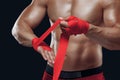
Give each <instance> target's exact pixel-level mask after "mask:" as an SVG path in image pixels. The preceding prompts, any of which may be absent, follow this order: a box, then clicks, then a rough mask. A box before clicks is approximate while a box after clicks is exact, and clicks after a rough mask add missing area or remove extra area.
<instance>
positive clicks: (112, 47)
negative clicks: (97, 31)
mask: <svg viewBox="0 0 120 80" xmlns="http://www.w3.org/2000/svg"><path fill="white" fill-rule="evenodd" d="M105 48H106V49H108V50H110V51H115V50H120V44H109V45H107V46H106V47H105Z"/></svg>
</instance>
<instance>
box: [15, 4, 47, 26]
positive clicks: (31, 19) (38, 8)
mask: <svg viewBox="0 0 120 80" xmlns="http://www.w3.org/2000/svg"><path fill="white" fill-rule="evenodd" d="M45 13H46V7H44V6H42V5H39V4H37V3H34V2H33V3H31V4H30V5H29V6H27V7H26V8H25V9H24V10H23V12H22V13H21V14H20V16H19V18H18V20H17V21H16V22H17V23H18V24H22V23H24V24H27V25H28V26H30V27H31V28H34V27H36V26H37V25H38V24H39V23H40V22H41V21H42V19H43V18H44V16H45Z"/></svg>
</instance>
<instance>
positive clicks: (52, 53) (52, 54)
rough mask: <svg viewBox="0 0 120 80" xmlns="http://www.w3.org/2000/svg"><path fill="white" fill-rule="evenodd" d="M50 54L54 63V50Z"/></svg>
mask: <svg viewBox="0 0 120 80" xmlns="http://www.w3.org/2000/svg"><path fill="white" fill-rule="evenodd" d="M49 54H50V57H51V60H52V63H54V60H55V53H54V52H53V51H51V52H49Z"/></svg>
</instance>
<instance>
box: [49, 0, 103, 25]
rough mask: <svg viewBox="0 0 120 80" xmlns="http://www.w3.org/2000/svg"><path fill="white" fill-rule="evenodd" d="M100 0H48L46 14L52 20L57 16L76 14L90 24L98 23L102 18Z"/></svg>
mask: <svg viewBox="0 0 120 80" xmlns="http://www.w3.org/2000/svg"><path fill="white" fill-rule="evenodd" d="M99 1H100V0H49V1H48V9H47V11H48V16H49V17H50V19H51V20H52V21H55V20H56V19H57V18H58V17H68V16H70V15H74V16H77V17H79V18H81V19H84V20H86V21H88V22H90V23H92V24H96V25H99V24H101V20H102V8H101V6H100V4H99Z"/></svg>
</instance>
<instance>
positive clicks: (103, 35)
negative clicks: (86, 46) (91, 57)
mask: <svg viewBox="0 0 120 80" xmlns="http://www.w3.org/2000/svg"><path fill="white" fill-rule="evenodd" d="M86 36H87V37H89V38H90V39H92V40H94V41H96V42H98V43H99V44H100V45H102V46H103V47H104V48H107V49H109V50H120V27H116V26H115V27H100V26H94V25H91V24H90V28H89V30H88V32H87V34H86Z"/></svg>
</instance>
